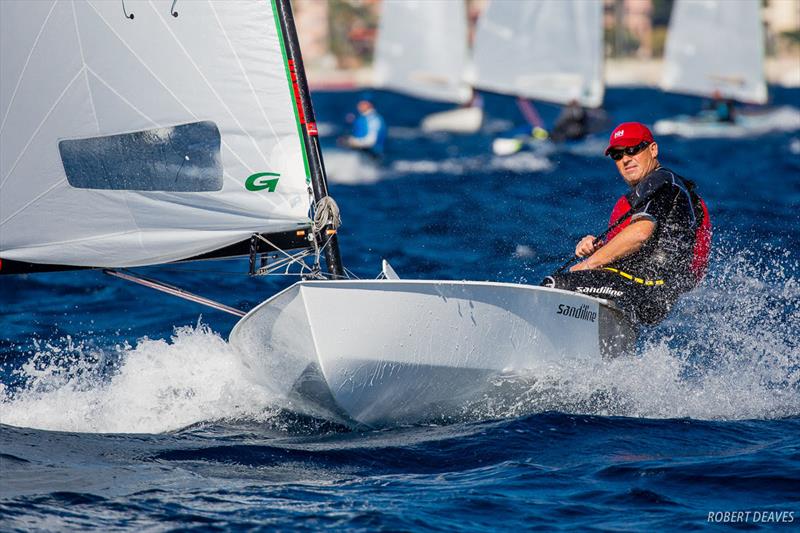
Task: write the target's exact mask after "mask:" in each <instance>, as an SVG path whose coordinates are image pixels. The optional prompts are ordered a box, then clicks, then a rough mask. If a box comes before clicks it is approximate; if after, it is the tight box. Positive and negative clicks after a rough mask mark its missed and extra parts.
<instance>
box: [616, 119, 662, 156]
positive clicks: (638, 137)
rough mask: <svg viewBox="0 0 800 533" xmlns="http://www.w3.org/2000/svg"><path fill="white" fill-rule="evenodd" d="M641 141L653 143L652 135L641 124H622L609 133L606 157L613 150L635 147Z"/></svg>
mask: <svg viewBox="0 0 800 533" xmlns="http://www.w3.org/2000/svg"><path fill="white" fill-rule="evenodd" d="M642 141H647V142H653V134H652V133H650V130H649V129H647V126H645V125H644V124H642V123H641V122H623V123H622V124H620V125H619V126H617V127H616V128H614V131H612V132H611V137H609V139H608V148H606V155H608V152H609V151H610V150H612V149H613V148H626V147H628V146H636V145H637V144H639V143H640V142H642Z"/></svg>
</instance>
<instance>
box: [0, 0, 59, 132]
mask: <svg viewBox="0 0 800 533" xmlns="http://www.w3.org/2000/svg"><path fill="white" fill-rule="evenodd" d="M57 3H58V2H56V1H55V0H53V5H52V6H50V11H48V12H47V16H46V17H45V18H44V22H42V27H41V28H39V33H37V34H36V38H35V39H34V40H33V44H32V45H31V50H30V52H28V57H26V58H25V64H24V65H23V66H22V71H21V72H20V73H19V78H17V84H16V86H14V92H13V93H11V99H10V100H9V101H8V108H6V113H5V115H3V121H2V122H0V133H2V132H3V128H5V126H6V120H7V119H8V114H9V113H10V112H11V108H12V107H13V104H14V99H15V98H16V97H17V91H19V86H20V85H21V84H22V80H23V78H24V77H25V72H26V71H27V70H28V64H29V63H30V62H31V57H33V52H34V51H35V50H36V47H37V45H38V44H39V39H40V38H41V37H42V33H44V29H45V27H46V26H47V22H48V21H49V20H50V15H52V14H53V10H55V8H56V4H57Z"/></svg>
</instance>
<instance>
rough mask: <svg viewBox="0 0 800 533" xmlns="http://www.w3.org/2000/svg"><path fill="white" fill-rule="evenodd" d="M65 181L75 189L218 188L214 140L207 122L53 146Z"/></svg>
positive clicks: (217, 147)
mask: <svg viewBox="0 0 800 533" xmlns="http://www.w3.org/2000/svg"><path fill="white" fill-rule="evenodd" d="M58 149H59V152H60V153H61V161H62V163H63V164H64V171H65V172H66V174H67V181H69V184H70V185H71V186H73V187H76V188H81V189H113V190H132V191H176V192H201V191H219V190H221V189H222V162H221V157H220V135H219V128H217V125H216V124H214V123H213V122H210V121H202V122H192V123H189V124H181V125H178V126H170V127H164V128H155V129H150V130H143V131H135V132H132V133H123V134H120V135H107V136H103V137H91V138H88V139H66V140H62V141H60V142H59V143H58Z"/></svg>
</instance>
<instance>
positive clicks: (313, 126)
mask: <svg viewBox="0 0 800 533" xmlns="http://www.w3.org/2000/svg"><path fill="white" fill-rule="evenodd" d="M306 130H307V131H308V134H309V135H311V136H313V137H316V136H317V135H319V132H318V131H317V123H316V122H309V123H308V124H306Z"/></svg>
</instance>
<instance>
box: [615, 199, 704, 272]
mask: <svg viewBox="0 0 800 533" xmlns="http://www.w3.org/2000/svg"><path fill="white" fill-rule="evenodd" d="M692 196H693V198H692V199H693V203H694V206H693V207H694V209H695V213H697V212H702V216H703V218H702V220H701V221H700V224H698V225H697V229H696V230H695V234H694V247H693V249H692V263H691V266H690V267H689V268H690V270H691V271H692V274H693V275H694V278H695V284H697V283H700V281H701V280H702V279H703V277H704V276H705V275H706V270H707V269H708V256H709V255H710V253H711V233H712V227H711V217H710V216H709V214H708V207H707V206H706V203H705V201H704V200H703V199H702V198H700V196H699V195H698V194H697V193H696V192H694V191H693V190H692ZM630 210H631V204H630V202H628V198H627V197H626V196H625V195H623V196H620V197H619V200H617V203H616V204H614V209H612V210H611V216H610V217H609V219H608V226H609V227H611V226H613V225H614V224H615V223H616V222H617V221H618V220H619V219H620V218H622V217H623V216H625V215H627V214H628V211H630ZM630 223H631V219H630V218H627V219H625V220H624V221H623V222H622V223H621V224H620V225H619V226H617V227H616V228H614V229H612V230H611V231H609V232H608V235H606V239H605V242H608V241H610V240H611V239H613V238H614V237H615V236H616V235H617V234H618V233H619V232H620V231H622V230H623V229H625V228H626V227H627V226H628V225H629V224H630Z"/></svg>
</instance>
